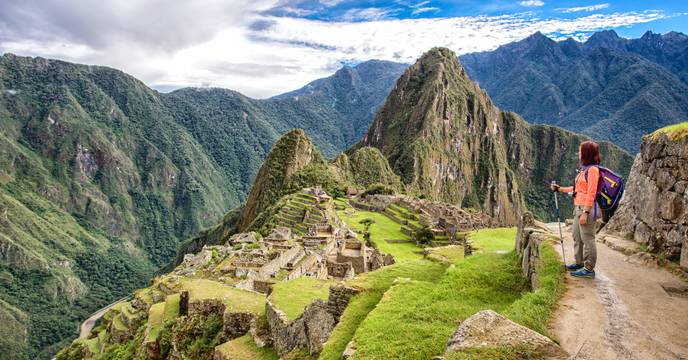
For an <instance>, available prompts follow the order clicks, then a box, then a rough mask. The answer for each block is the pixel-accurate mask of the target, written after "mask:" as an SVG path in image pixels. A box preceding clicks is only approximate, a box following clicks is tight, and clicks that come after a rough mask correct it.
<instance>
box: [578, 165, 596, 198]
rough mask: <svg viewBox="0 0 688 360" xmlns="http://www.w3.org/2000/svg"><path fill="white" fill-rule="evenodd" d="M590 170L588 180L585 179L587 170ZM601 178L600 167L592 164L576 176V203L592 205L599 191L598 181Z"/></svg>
mask: <svg viewBox="0 0 688 360" xmlns="http://www.w3.org/2000/svg"><path fill="white" fill-rule="evenodd" d="M586 171H587V172H588V180H587V181H586V180H585V172H586ZM599 180H600V169H599V168H598V167H597V166H591V167H589V168H588V169H587V170H583V171H581V172H579V173H578V176H576V197H575V198H574V199H573V203H574V204H575V205H580V206H587V207H592V205H593V204H594V203H595V193H596V192H597V182H598V181H599Z"/></svg>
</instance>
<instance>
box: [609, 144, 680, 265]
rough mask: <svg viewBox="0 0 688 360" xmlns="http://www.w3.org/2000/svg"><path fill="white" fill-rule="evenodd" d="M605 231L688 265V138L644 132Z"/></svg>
mask: <svg viewBox="0 0 688 360" xmlns="http://www.w3.org/2000/svg"><path fill="white" fill-rule="evenodd" d="M605 231H606V232H610V233H616V234H619V235H620V236H621V237H623V238H627V239H633V240H634V241H635V242H637V243H639V244H643V245H645V246H646V247H647V249H648V251H650V252H652V253H655V254H661V255H663V257H664V258H666V259H669V260H673V261H677V262H679V264H680V265H681V266H682V267H684V268H688V137H683V138H681V139H677V140H672V139H670V138H668V137H667V136H666V135H659V136H652V135H649V136H646V137H644V138H643V143H642V145H641V148H640V154H638V156H636V158H635V161H634V162H633V167H632V168H631V174H630V175H629V177H628V180H627V182H626V191H625V194H624V198H623V199H622V200H621V203H620V205H619V209H618V210H617V211H616V214H615V215H614V216H613V217H612V219H611V221H610V222H609V225H607V227H606V228H605Z"/></svg>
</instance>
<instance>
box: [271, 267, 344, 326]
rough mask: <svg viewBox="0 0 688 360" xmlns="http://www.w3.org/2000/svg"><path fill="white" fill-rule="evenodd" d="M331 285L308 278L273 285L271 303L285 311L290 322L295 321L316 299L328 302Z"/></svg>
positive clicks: (331, 282)
mask: <svg viewBox="0 0 688 360" xmlns="http://www.w3.org/2000/svg"><path fill="white" fill-rule="evenodd" d="M331 285H334V282H333V281H329V280H321V279H315V278H312V277H306V276H304V277H300V278H296V279H292V280H288V281H285V282H280V283H277V284H275V285H273V287H272V293H271V294H270V301H271V302H272V304H273V305H275V307H277V308H278V309H280V310H282V311H284V313H285V314H286V315H287V318H288V319H289V320H295V319H297V318H298V317H299V316H301V314H302V313H303V310H304V308H305V307H306V306H308V305H309V304H310V303H312V302H313V301H315V300H316V299H322V300H325V301H327V297H328V295H329V293H330V286H331Z"/></svg>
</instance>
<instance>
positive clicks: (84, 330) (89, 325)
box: [79, 296, 129, 339]
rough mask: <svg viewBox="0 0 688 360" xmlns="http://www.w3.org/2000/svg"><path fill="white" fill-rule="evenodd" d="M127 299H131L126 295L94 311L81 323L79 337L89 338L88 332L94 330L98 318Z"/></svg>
mask: <svg viewBox="0 0 688 360" xmlns="http://www.w3.org/2000/svg"><path fill="white" fill-rule="evenodd" d="M127 299H129V296H125V297H123V298H121V299H119V300H117V301H115V302H113V303H112V304H110V305H107V306H105V307H104V308H102V309H100V310H98V311H96V312H94V313H93V314H92V315H91V316H89V317H88V319H86V320H84V322H83V323H81V325H79V339H88V334H90V333H91V330H93V327H94V326H95V325H96V322H97V321H98V319H100V318H102V317H103V315H105V313H106V312H107V311H108V310H110V309H112V307H113V306H115V305H117V304H119V303H121V302H122V301H126V300H127Z"/></svg>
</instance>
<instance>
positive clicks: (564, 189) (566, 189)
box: [559, 186, 573, 193]
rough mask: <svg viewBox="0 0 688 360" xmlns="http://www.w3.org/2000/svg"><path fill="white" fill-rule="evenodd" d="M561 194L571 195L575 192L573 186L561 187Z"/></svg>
mask: <svg viewBox="0 0 688 360" xmlns="http://www.w3.org/2000/svg"><path fill="white" fill-rule="evenodd" d="M559 192H561V193H571V192H573V186H560V187H559Z"/></svg>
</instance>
